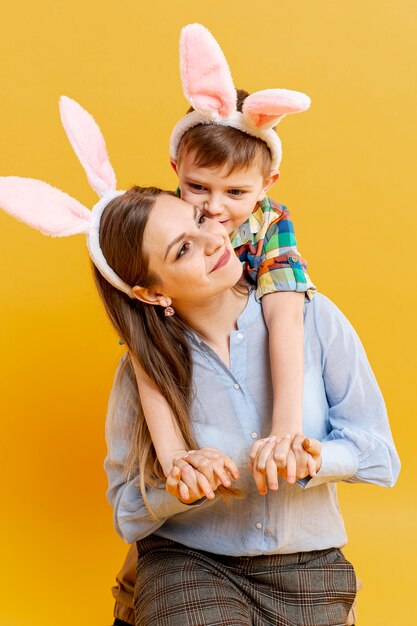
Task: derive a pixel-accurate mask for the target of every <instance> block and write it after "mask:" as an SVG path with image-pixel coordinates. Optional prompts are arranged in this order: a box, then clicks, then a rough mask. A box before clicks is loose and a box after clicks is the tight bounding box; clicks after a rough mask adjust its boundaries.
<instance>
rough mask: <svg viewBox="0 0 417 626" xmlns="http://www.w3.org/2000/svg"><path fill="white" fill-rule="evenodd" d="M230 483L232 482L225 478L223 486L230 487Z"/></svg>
mask: <svg viewBox="0 0 417 626" xmlns="http://www.w3.org/2000/svg"><path fill="white" fill-rule="evenodd" d="M231 484H232V483H231V482H230V480H225V481H224V486H225V487H230V485H231Z"/></svg>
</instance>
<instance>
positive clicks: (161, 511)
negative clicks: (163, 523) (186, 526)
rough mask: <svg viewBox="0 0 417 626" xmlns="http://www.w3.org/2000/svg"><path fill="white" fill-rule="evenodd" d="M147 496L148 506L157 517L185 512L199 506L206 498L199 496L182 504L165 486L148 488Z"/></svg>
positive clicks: (161, 517)
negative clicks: (189, 502)
mask: <svg viewBox="0 0 417 626" xmlns="http://www.w3.org/2000/svg"><path fill="white" fill-rule="evenodd" d="M147 496H148V500H149V506H150V507H151V508H152V511H153V512H154V514H155V515H156V516H157V517H158V519H164V518H167V517H172V516H173V515H178V513H185V511H188V510H189V509H190V507H194V506H200V505H201V504H203V503H204V502H205V501H206V498H201V499H200V500H196V501H195V502H192V503H191V504H184V503H183V502H181V501H180V500H178V498H176V497H175V496H172V495H171V494H169V493H168V492H167V491H166V490H165V488H164V489H162V488H159V489H150V490H149V491H148V493H147Z"/></svg>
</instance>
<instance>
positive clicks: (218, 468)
mask: <svg viewBox="0 0 417 626" xmlns="http://www.w3.org/2000/svg"><path fill="white" fill-rule="evenodd" d="M174 470H180V473H178V471H174ZM231 478H233V479H237V478H239V471H238V469H237V467H236V465H235V464H234V463H233V461H232V459H231V458H230V457H228V456H226V455H224V454H223V453H222V452H221V451H220V450H218V449H217V448H208V447H206V448H201V449H200V450H190V451H189V452H188V454H187V455H183V456H182V457H181V458H176V459H174V460H173V470H172V471H171V472H170V474H169V476H168V477H167V483H166V489H167V491H168V493H170V494H171V495H174V496H175V497H177V498H178V499H179V500H181V502H185V503H186V504H191V503H192V502H195V501H196V500H199V499H200V498H204V497H206V498H208V499H209V500H212V499H213V498H214V497H215V493H214V492H215V491H216V489H217V488H218V487H219V485H223V486H224V487H226V488H228V487H230V486H231V484H232V483H231Z"/></svg>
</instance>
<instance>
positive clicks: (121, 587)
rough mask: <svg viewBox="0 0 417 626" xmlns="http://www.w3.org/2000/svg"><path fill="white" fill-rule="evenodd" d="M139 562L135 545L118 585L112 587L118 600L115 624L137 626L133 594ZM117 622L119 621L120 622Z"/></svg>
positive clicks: (117, 581) (117, 579)
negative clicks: (137, 563)
mask: <svg viewBox="0 0 417 626" xmlns="http://www.w3.org/2000/svg"><path fill="white" fill-rule="evenodd" d="M137 560H138V553H137V549H136V544H135V543H133V544H132V545H131V546H130V548H129V552H128V553H127V556H126V560H125V562H124V563H123V567H122V569H121V570H120V572H119V573H118V575H117V576H116V585H115V586H114V587H112V594H113V597H114V599H115V600H116V603H115V605H114V617H115V618H116V621H115V624H118V623H119V624H120V622H122V623H123V622H124V623H125V624H132V626H135V611H134V608H133V592H134V589H135V580H136V562H137ZM117 620H119V622H118V621H117Z"/></svg>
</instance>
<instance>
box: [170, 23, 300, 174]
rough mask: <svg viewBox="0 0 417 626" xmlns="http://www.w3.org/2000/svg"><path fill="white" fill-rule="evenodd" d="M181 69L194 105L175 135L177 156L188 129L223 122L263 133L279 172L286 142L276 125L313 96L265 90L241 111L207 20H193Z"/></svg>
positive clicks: (183, 42) (172, 149) (172, 142)
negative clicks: (202, 22)
mask: <svg viewBox="0 0 417 626" xmlns="http://www.w3.org/2000/svg"><path fill="white" fill-rule="evenodd" d="M180 72H181V81H182V86H183V89H184V94H185V97H186V98H187V100H188V102H189V103H190V104H191V106H192V107H193V108H194V111H192V112H191V113H187V114H186V115H185V116H184V117H183V118H182V119H181V120H180V121H179V122H178V123H177V125H176V126H175V128H174V130H173V131H172V134H171V140H170V152H171V158H172V159H173V160H174V161H175V160H176V158H177V152H178V146H179V144H180V141H181V138H182V136H183V135H184V133H185V132H186V131H187V130H189V129H190V128H192V127H193V126H197V125H198V124H219V125H222V126H232V127H233V128H237V129H238V130H240V131H242V132H244V133H248V134H249V135H253V136H254V137H259V138H260V139H262V140H263V141H265V143H266V144H267V146H268V148H269V149H270V151H271V156H272V173H276V172H278V170H279V165H280V163H281V158H282V147H281V141H280V139H279V137H278V135H277V134H276V132H275V131H274V130H273V127H274V126H276V124H278V122H280V121H281V119H282V118H283V117H284V116H285V115H288V113H299V112H301V111H305V110H307V109H308V108H309V106H310V98H309V97H308V96H306V94H304V93H300V92H299V91H290V90H288V89H265V90H264V91H258V92H256V93H254V94H252V95H250V96H248V97H247V98H246V99H245V102H244V104H243V107H242V113H240V112H239V111H237V109H236V90H235V87H234V85H233V79H232V76H231V73H230V70H229V66H228V64H227V61H226V58H225V56H224V54H223V52H222V49H221V48H220V46H219V44H218V43H217V41H216V40H215V39H214V37H213V35H212V34H211V33H210V32H209V31H208V30H207V28H205V27H204V26H202V25H201V24H188V26H185V28H183V29H182V32H181V39H180Z"/></svg>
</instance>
